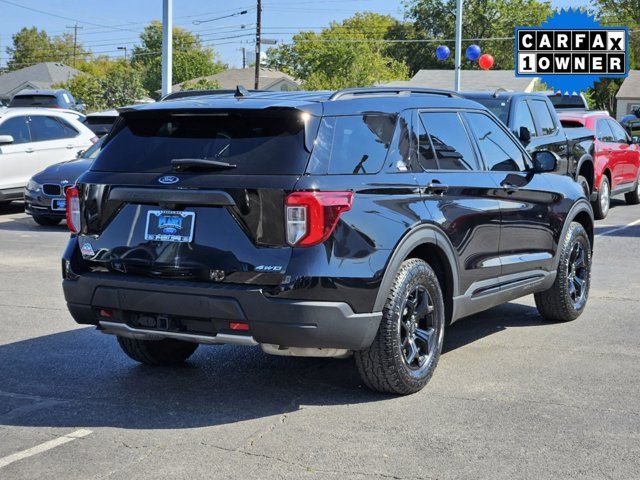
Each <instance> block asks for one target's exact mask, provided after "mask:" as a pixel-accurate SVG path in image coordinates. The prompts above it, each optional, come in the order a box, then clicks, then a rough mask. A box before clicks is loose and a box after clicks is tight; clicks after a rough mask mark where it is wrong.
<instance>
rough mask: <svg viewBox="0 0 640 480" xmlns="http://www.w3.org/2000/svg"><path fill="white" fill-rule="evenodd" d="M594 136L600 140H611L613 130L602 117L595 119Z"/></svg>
mask: <svg viewBox="0 0 640 480" xmlns="http://www.w3.org/2000/svg"><path fill="white" fill-rule="evenodd" d="M596 138H597V139H598V140H600V141H601V142H613V132H612V131H611V128H610V127H609V123H608V122H607V121H606V120H605V119H604V118H603V119H601V120H597V121H596Z"/></svg>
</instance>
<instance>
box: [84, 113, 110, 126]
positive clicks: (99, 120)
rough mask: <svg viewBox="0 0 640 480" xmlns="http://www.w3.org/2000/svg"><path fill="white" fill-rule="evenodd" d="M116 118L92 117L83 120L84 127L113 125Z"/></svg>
mask: <svg viewBox="0 0 640 480" xmlns="http://www.w3.org/2000/svg"><path fill="white" fill-rule="evenodd" d="M117 118H118V117H97V116H95V115H92V116H90V117H87V118H86V119H85V120H84V123H85V125H113V123H114V122H115V121H116V119H117Z"/></svg>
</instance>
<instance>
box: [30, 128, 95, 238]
mask: <svg viewBox="0 0 640 480" xmlns="http://www.w3.org/2000/svg"><path fill="white" fill-rule="evenodd" d="M103 141H104V137H103V138H101V139H100V140H98V141H97V142H96V143H94V144H93V145H92V146H91V147H89V148H88V149H87V150H85V151H84V152H79V155H78V158H76V159H74V160H68V161H66V162H61V163H56V164H55V165H51V166H50V167H47V168H45V169H44V170H43V171H42V172H40V173H36V174H35V175H34V176H33V177H31V179H30V180H29V181H28V182H27V186H26V187H25V190H24V210H25V212H26V213H28V214H29V215H31V216H32V218H33V220H34V221H35V222H36V223H37V224H38V225H42V226H47V227H52V226H54V225H58V224H59V223H60V222H61V221H62V220H64V219H65V216H66V203H67V201H66V197H65V190H66V189H67V188H69V187H71V186H73V185H75V183H76V180H77V179H78V177H79V176H80V175H82V174H83V173H84V172H86V171H87V170H88V169H89V167H90V166H91V163H92V162H93V160H94V159H95V158H96V157H97V156H98V154H99V153H100V149H101V148H102V142H103Z"/></svg>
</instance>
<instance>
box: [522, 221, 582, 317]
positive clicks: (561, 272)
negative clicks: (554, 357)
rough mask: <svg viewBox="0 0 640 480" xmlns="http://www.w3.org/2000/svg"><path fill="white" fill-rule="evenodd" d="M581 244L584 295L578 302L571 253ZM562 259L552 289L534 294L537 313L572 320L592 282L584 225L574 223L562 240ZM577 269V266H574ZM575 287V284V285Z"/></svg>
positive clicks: (579, 309) (578, 313)
mask: <svg viewBox="0 0 640 480" xmlns="http://www.w3.org/2000/svg"><path fill="white" fill-rule="evenodd" d="M576 244H579V245H580V246H581V248H582V251H583V252H584V268H585V272H584V282H585V283H584V289H585V291H584V298H582V299H581V300H580V301H579V302H577V303H575V302H574V300H573V299H572V297H571V287H570V283H571V281H572V280H571V272H572V252H573V251H574V249H575V248H576ZM560 248H561V251H560V262H559V263H558V271H557V274H556V279H555V281H554V282H553V285H552V286H551V288H549V289H547V290H545V291H543V292H539V293H536V294H535V295H534V298H535V301H536V307H537V308H538V312H539V313H540V315H542V316H543V317H544V318H545V319H546V320H549V321H552V322H569V321H571V320H575V319H576V318H578V317H579V316H580V314H582V312H583V311H584V309H585V307H586V305H587V299H588V298H589V287H590V285H591V243H590V242H589V235H587V232H586V231H585V229H584V227H583V226H582V225H581V224H579V223H577V222H573V223H571V225H570V226H569V230H568V231H567V234H566V236H565V238H564V239H563V241H562V245H561V247H560ZM574 271H575V269H574ZM574 288H575V285H574Z"/></svg>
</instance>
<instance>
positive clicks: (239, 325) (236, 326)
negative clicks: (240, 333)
mask: <svg viewBox="0 0 640 480" xmlns="http://www.w3.org/2000/svg"><path fill="white" fill-rule="evenodd" d="M229 328H230V329H231V330H244V331H246V330H249V324H248V323H244V322H229Z"/></svg>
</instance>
